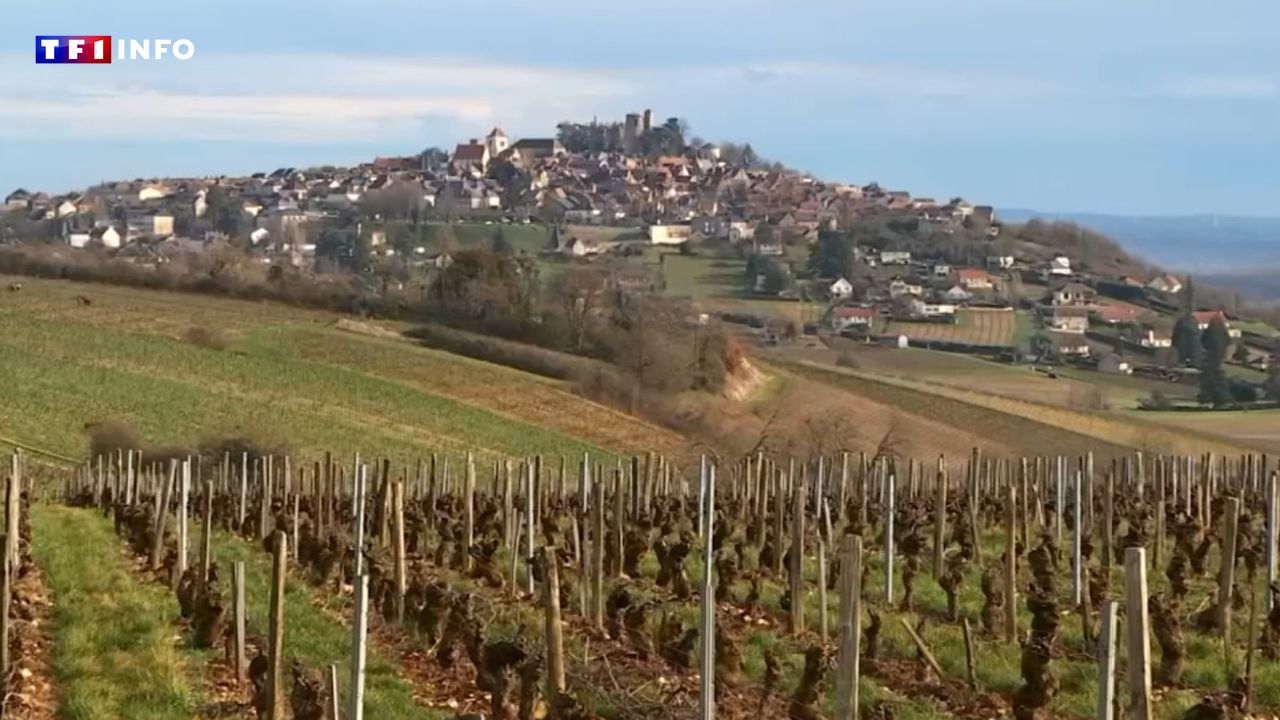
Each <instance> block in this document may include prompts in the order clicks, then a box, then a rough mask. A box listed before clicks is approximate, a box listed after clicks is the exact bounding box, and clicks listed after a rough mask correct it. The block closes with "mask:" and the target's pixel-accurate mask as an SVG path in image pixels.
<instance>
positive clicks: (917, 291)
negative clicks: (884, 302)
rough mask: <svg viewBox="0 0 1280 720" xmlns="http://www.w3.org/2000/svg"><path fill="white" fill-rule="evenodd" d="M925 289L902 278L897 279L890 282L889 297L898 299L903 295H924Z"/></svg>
mask: <svg viewBox="0 0 1280 720" xmlns="http://www.w3.org/2000/svg"><path fill="white" fill-rule="evenodd" d="M923 294H924V288H923V287H921V286H920V285H917V284H915V283H909V282H907V281H906V280H903V279H902V278H900V277H896V278H894V279H893V280H891V281H889V297H891V298H896V297H901V296H903V295H923Z"/></svg>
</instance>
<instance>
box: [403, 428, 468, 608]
mask: <svg viewBox="0 0 1280 720" xmlns="http://www.w3.org/2000/svg"><path fill="white" fill-rule="evenodd" d="M464 483H465V485H463V488H462V494H463V499H462V502H463V513H464V515H463V528H462V533H463V541H464V542H465V543H466V545H465V546H464V548H465V550H466V551H467V552H464V553H463V555H462V557H463V564H464V568H465V569H466V571H467V572H471V567H472V564H473V562H474V561H473V559H472V557H471V552H470V550H471V546H472V545H474V544H475V542H476V539H475V533H476V463H475V459H474V458H473V457H472V456H471V453H467V475H466V478H465V480H464ZM402 597H403V596H402Z"/></svg>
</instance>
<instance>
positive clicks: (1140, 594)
mask: <svg viewBox="0 0 1280 720" xmlns="http://www.w3.org/2000/svg"><path fill="white" fill-rule="evenodd" d="M1124 595H1125V625H1126V633H1125V634H1126V635H1127V636H1128V653H1127V655H1126V658H1127V664H1128V666H1129V698H1130V706H1129V717H1131V718H1133V720H1151V645H1150V642H1149V637H1150V620H1149V617H1148V614H1147V551H1146V550H1145V549H1144V548H1140V547H1133V548H1129V549H1128V550H1126V551H1125V557H1124Z"/></svg>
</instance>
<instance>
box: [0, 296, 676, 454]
mask: <svg viewBox="0 0 1280 720" xmlns="http://www.w3.org/2000/svg"><path fill="white" fill-rule="evenodd" d="M5 282H6V283H7V282H8V281H7V280H6V281H5ZM78 296H83V297H85V298H86V299H88V300H90V302H91V304H90V305H87V306H86V305H83V304H80V303H78V302H77V300H76V298H77V297H78ZM338 317H339V316H337V315H334V314H331V313H323V312H315V311H308V310H298V309H294V308H290V307H287V306H283V305H277V304H270V303H251V302H246V301H239V300H226V299H218V298H209V297H197V296H191V295H182V294H177V293H168V292H158V291H150V290H137V289H130V288H118V287H107V286H101V285H93V286H89V285H80V284H75V283H67V282H59V281H42V280H34V279H30V278H24V279H23V280H22V290H21V291H20V292H7V293H5V294H4V295H3V296H0V319H2V322H3V324H4V327H5V333H3V335H2V336H0V365H3V366H4V367H5V368H6V369H7V370H6V371H7V373H8V376H7V378H6V380H7V382H5V383H4V384H3V389H2V390H0V394H2V396H3V398H2V400H0V428H2V431H0V435H3V436H5V437H8V438H10V439H12V440H17V441H20V442H26V443H30V444H33V445H36V446H38V447H43V448H47V449H50V450H53V451H57V452H61V453H63V454H66V455H70V456H72V457H77V456H80V455H82V454H83V452H84V451H85V433H84V426H85V424H86V423H92V422H98V421H102V420H108V419H115V420H122V421H124V422H127V423H128V424H129V425H131V426H133V427H134V428H136V429H137V430H138V431H139V432H140V433H141V434H142V435H143V436H144V437H145V438H146V439H147V440H148V441H149V442H151V443H154V444H158V445H171V444H186V443H191V442H193V441H195V440H199V439H204V438H213V437H225V436H241V435H246V436H250V437H255V438H258V439H260V440H262V441H264V442H266V443H270V444H277V445H280V446H288V447H289V449H291V450H292V451H294V452H297V453H300V454H310V453H312V452H315V451H318V450H319V449H320V448H324V449H333V450H341V451H343V452H348V451H349V452H355V451H357V450H360V451H362V452H365V453H369V452H377V453H381V454H385V455H387V456H389V457H393V458H400V459H402V460H408V459H409V458H411V457H413V458H416V457H419V456H421V454H422V453H424V452H448V453H460V452H464V451H465V450H468V449H475V450H479V451H481V452H482V453H483V454H484V455H486V456H488V457H489V458H493V457H498V456H511V455H531V454H535V453H544V454H549V455H569V456H580V455H581V454H582V453H584V452H590V453H593V454H606V453H609V454H611V453H632V452H639V451H641V450H648V449H653V448H655V447H656V448H662V449H664V450H665V451H668V452H676V451H678V450H679V448H680V447H681V441H680V439H679V438H678V437H676V436H675V435H674V434H672V433H669V432H667V431H664V430H662V429H660V428H657V427H655V426H653V425H650V424H648V423H644V422H641V421H638V420H635V419H633V418H631V417H629V416H626V415H624V414H621V413H618V412H616V411H614V410H611V409H608V408H605V407H603V406H600V405H598V404H595V403H592V402H589V401H587V400H584V399H582V398H580V397H578V396H576V395H574V394H572V393H571V392H569V391H568V390H567V389H566V388H565V387H564V386H563V385H562V384H560V383H557V382H554V381H550V380H547V379H546V378H542V377H539V376H536V375H531V374H528V373H523V372H519V371H516V370H511V369H508V368H505V367H501V366H497V365H492V364H490V363H484V362H480V361H476V360H471V359H468V358H463V357H459V356H456V355H451V354H448V353H444V352H440V351H436V350H431V349H428V348H424V347H421V346H419V345H417V344H415V343H411V342H409V341H406V340H401V339H394V338H392V339H388V338H379V337H370V336H367V335H361V334H355V333H351V332H346V331H343V330H340V329H338V328H337V327H336V326H335V321H336V320H337V319H338ZM192 328H200V329H202V331H203V332H202V333H201V334H202V335H204V336H213V337H216V338H220V339H222V340H225V342H226V344H227V347H226V349H218V348H217V347H212V346H214V345H219V344H221V343H220V342H209V341H208V340H207V339H203V340H200V341H198V342H196V343H193V342H191V341H190V339H189V337H188V336H189V335H190V334H191V330H192Z"/></svg>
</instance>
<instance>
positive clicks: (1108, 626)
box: [1096, 600, 1118, 720]
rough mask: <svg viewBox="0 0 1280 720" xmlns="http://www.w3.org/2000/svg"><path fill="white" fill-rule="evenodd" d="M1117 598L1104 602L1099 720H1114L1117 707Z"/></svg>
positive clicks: (1100, 653)
mask: <svg viewBox="0 0 1280 720" xmlns="http://www.w3.org/2000/svg"><path fill="white" fill-rule="evenodd" d="M1117 609H1118V607H1117V604H1116V601H1115V600H1107V601H1106V602H1104V603H1103V604H1102V632H1101V639H1100V640H1099V645H1098V712H1097V715H1096V717H1097V720H1114V718H1115V708H1116V615H1117V612H1116V611H1117Z"/></svg>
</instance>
